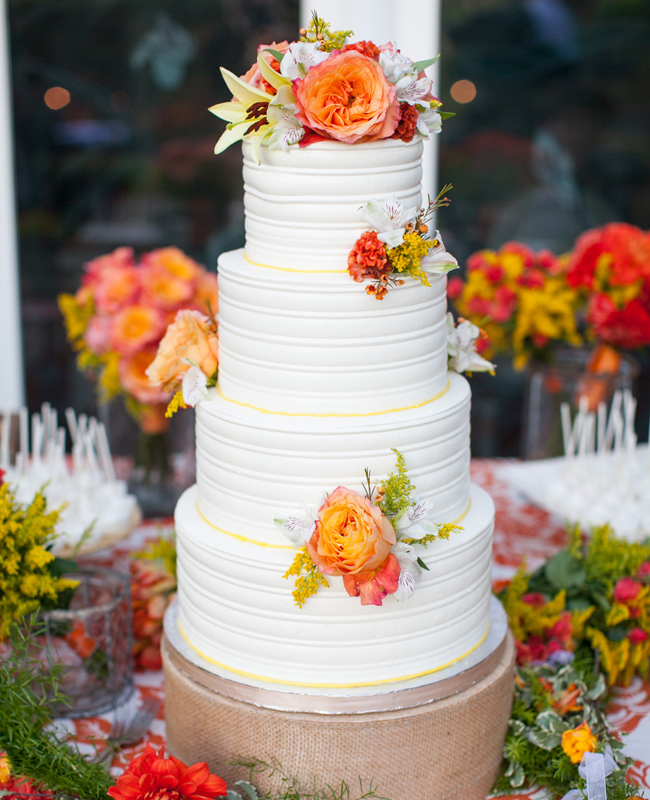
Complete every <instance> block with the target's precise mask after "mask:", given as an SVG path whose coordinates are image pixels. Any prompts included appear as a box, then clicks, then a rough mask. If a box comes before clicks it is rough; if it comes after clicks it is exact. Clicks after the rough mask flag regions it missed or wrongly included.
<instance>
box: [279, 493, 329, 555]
mask: <svg viewBox="0 0 650 800" xmlns="http://www.w3.org/2000/svg"><path fill="white" fill-rule="evenodd" d="M326 497H327V492H323V493H322V494H321V496H320V497H319V499H318V502H317V504H316V505H315V506H311V505H308V504H307V503H302V509H303V513H302V516H297V515H292V516H290V517H287V518H286V519H274V520H273V521H274V522H275V524H276V525H277V526H278V528H280V530H281V531H282V533H283V534H284V535H285V536H286V537H287V539H289V540H290V541H291V543H292V544H293V546H294V547H304V546H305V545H306V544H307V542H308V541H309V540H310V539H311V537H312V534H313V533H314V530H315V529H316V519H317V517H318V509H319V508H320V507H321V506H322V505H323V503H324V502H325V498H326Z"/></svg>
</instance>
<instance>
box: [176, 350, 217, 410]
mask: <svg viewBox="0 0 650 800" xmlns="http://www.w3.org/2000/svg"><path fill="white" fill-rule="evenodd" d="M182 360H183V361H185V363H186V364H191V366H190V368H189V369H188V370H187V372H186V373H185V375H183V383H182V384H181V389H182V392H183V402H184V403H185V405H188V406H192V407H194V406H195V405H196V404H197V403H200V402H201V400H209V399H210V395H209V394H208V379H207V377H206V375H205V373H204V372H202V371H201V368H200V367H199V366H198V364H194V363H193V362H192V361H190V360H189V359H186V358H184V359H182Z"/></svg>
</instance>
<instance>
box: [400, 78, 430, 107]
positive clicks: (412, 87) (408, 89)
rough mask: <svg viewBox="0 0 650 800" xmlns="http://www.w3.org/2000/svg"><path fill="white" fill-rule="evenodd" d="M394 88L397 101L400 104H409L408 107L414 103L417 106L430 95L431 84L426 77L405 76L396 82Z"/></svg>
mask: <svg viewBox="0 0 650 800" xmlns="http://www.w3.org/2000/svg"><path fill="white" fill-rule="evenodd" d="M395 88H396V89H397V99H398V100H399V102H400V103H409V105H412V106H414V105H415V104H416V103H417V104H418V105H419V104H420V103H421V102H422V100H423V99H424V98H425V97H426V96H427V95H428V94H430V93H431V89H432V88H433V83H432V81H431V79H430V78H427V77H426V76H425V77H424V78H418V76H417V75H405V76H404V77H403V78H401V79H400V80H399V81H397V83H396V84H395ZM426 102H428V101H426Z"/></svg>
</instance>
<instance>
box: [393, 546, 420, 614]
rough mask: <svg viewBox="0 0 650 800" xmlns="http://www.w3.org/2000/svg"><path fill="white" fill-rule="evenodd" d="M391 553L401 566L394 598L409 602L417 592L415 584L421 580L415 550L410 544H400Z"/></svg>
mask: <svg viewBox="0 0 650 800" xmlns="http://www.w3.org/2000/svg"><path fill="white" fill-rule="evenodd" d="M391 553H392V554H393V555H394V556H395V558H396V559H397V562H398V564H399V565H400V574H399V579H398V584H397V590H396V591H395V592H394V593H393V597H394V598H395V599H396V600H398V601H401V600H408V598H409V597H410V596H411V595H412V594H413V592H414V591H415V584H416V582H417V581H418V580H419V578H420V567H419V566H418V556H417V553H416V552H415V548H414V547H413V546H412V545H410V544H404V542H398V543H397V544H394V545H393V546H392V547H391Z"/></svg>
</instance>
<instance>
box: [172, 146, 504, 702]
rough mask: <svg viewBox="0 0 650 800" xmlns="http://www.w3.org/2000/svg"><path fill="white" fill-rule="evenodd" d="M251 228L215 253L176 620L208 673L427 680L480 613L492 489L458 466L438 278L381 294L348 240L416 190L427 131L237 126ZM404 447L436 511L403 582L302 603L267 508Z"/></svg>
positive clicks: (298, 504) (183, 505)
mask: <svg viewBox="0 0 650 800" xmlns="http://www.w3.org/2000/svg"><path fill="white" fill-rule="evenodd" d="M243 149H244V179H245V208H246V247H245V249H244V250H240V251H235V252H231V253H226V254H225V255H223V256H222V257H221V259H220V261H219V285H220V307H219V341H220V344H219V348H220V350H219V377H218V385H217V386H216V387H215V388H212V389H210V400H209V401H207V400H206V401H203V402H201V403H199V405H198V406H197V433H196V435H197V485H196V486H195V487H193V488H192V489H190V490H189V491H188V492H186V493H185V495H184V496H183V497H182V499H181V501H180V502H179V504H178V507H177V511H176V529H177V536H178V578H179V591H178V599H179V625H180V629H181V633H182V635H183V637H184V639H185V640H186V642H187V643H188V645H189V646H190V647H191V648H192V649H193V650H194V651H195V652H196V653H197V654H199V655H200V656H201V657H202V658H203V660H204V663H207V664H209V669H211V670H213V671H214V672H215V673H216V674H218V675H220V676H223V677H227V678H228V677H229V678H232V679H234V680H236V681H239V682H243V683H251V684H259V682H262V683H265V684H270V685H276V686H277V687H282V686H284V687H285V688H287V687H290V686H292V687H296V691H298V690H299V691H301V692H309V691H310V690H319V689H322V688H323V687H332V688H337V687H345V688H352V689H353V688H354V687H361V686H370V685H374V684H377V685H381V684H392V683H395V685H396V688H399V682H400V681H405V680H410V681H411V682H412V681H413V680H421V681H422V682H426V681H428V680H430V679H431V678H430V676H431V675H433V674H434V673H435V672H436V671H439V670H441V669H443V668H445V667H448V666H449V665H450V664H453V663H455V662H457V661H459V660H460V659H462V658H463V657H465V656H467V655H468V654H469V653H471V652H472V651H474V650H475V649H476V648H477V647H479V645H480V644H481V643H482V642H483V641H484V640H485V638H486V636H487V633H488V629H489V624H490V623H489V604H490V565H491V552H492V532H493V522H494V508H493V505H492V502H491V500H490V499H489V497H488V496H487V495H486V494H485V492H483V491H482V490H481V489H479V488H478V487H476V486H473V485H472V484H471V483H470V479H469V457H470V454H469V435H470V426H469V412H470V390H469V386H468V383H467V381H466V380H465V378H464V377H462V376H461V375H459V374H457V373H456V372H448V370H447V331H446V311H447V304H446V278H445V276H444V275H430V276H429V278H430V284H431V285H430V286H429V287H427V286H423V285H421V284H420V283H418V282H417V281H416V280H414V279H412V278H406V279H405V282H404V284H403V285H399V286H395V287H393V288H391V290H390V291H389V292H388V293H387V294H386V296H385V297H384V298H383V299H382V300H381V301H378V300H377V298H376V297H374V296H372V295H369V294H367V293H366V292H365V291H363V287H361V286H360V285H359V283H357V282H355V281H353V280H352V279H351V277H350V275H349V274H348V271H347V269H346V267H347V263H348V254H349V253H350V250H351V248H352V247H353V245H354V244H355V241H356V240H357V239H358V238H359V236H360V235H361V234H362V233H363V232H364V231H365V230H367V228H368V224H367V221H366V219H364V215H363V212H362V207H363V206H364V204H366V203H368V202H369V201H370V200H373V199H374V200H376V201H383V200H385V199H386V198H389V197H391V196H393V195H395V196H396V197H397V198H398V199H399V201H401V203H402V204H403V205H404V206H408V207H410V206H415V207H418V208H419V206H420V202H421V196H420V181H421V154H422V144H421V143H420V142H419V141H416V140H414V141H412V142H410V143H405V142H404V141H401V140H397V139H390V138H387V139H384V140H381V141H374V142H369V143H365V144H364V143H356V144H354V145H353V146H350V145H348V144H343V143H339V142H334V141H331V142H316V143H314V144H311V145H310V146H308V147H305V148H298V147H292V148H290V149H289V151H288V152H284V151H283V150H271V149H267V148H266V147H265V146H262V148H261V155H260V161H261V163H260V164H259V165H258V164H257V163H256V161H255V158H254V155H253V153H252V150H251V145H250V144H249V143H245V144H244V148H243ZM393 449H396V450H397V451H399V452H400V453H401V454H402V456H403V457H404V462H405V464H406V467H407V469H408V477H409V479H410V480H411V482H412V483H413V484H414V486H415V487H416V489H417V495H418V496H419V498H420V499H421V500H422V501H425V502H426V503H428V504H429V506H428V507H430V508H432V516H433V519H434V520H435V522H437V523H455V524H457V525H458V526H460V527H461V528H462V530H460V531H457V532H454V533H452V534H451V536H450V537H449V539H446V540H445V539H437V540H436V541H434V542H432V543H431V544H430V545H429V546H428V547H427V548H426V549H425V548H423V547H421V548H416V549H417V550H418V553H417V555H418V556H419V557H420V558H421V560H422V561H423V562H424V564H425V565H426V567H428V571H427V570H426V569H423V570H422V574H421V577H420V580H419V581H418V583H417V586H416V589H415V591H414V592H413V593H412V595H411V596H410V597H408V598H406V599H397V595H394V594H392V593H388V594H387V595H386V596H385V597H384V598H383V602H382V603H381V605H363V604H362V603H361V602H360V601H359V599H358V598H355V597H350V596H349V593H348V591H346V588H345V586H344V580H343V578H342V577H340V576H339V575H336V574H334V575H328V576H327V580H328V583H329V587H327V588H321V589H320V591H318V593H317V594H315V595H314V596H312V597H309V599H308V600H307V601H306V602H305V603H304V605H303V606H302V607H299V606H298V605H296V603H295V602H294V597H293V596H292V591H293V588H294V587H293V582H292V580H288V579H287V578H285V577H283V576H284V575H285V573H286V572H287V570H288V569H289V567H290V566H291V563H292V561H293V559H294V556H295V553H296V550H295V549H294V545H293V544H292V542H291V541H289V539H288V538H287V537H286V536H285V535H284V533H283V531H282V530H280V529H279V527H278V526H277V525H276V524H275V523H274V519H275V518H277V517H291V516H292V515H296V516H297V517H301V516H303V517H304V512H303V507H304V506H305V505H306V506H307V507H315V508H318V506H319V503H320V502H321V497H322V495H323V492H324V491H326V492H332V491H333V490H334V489H335V488H336V487H338V486H343V487H347V488H348V489H350V490H353V491H356V492H359V493H362V491H363V489H362V483H363V480H364V469H366V468H368V469H369V470H370V471H371V475H372V480H373V482H374V481H376V482H377V483H378V484H380V485H381V483H382V480H383V479H385V477H386V476H387V475H388V474H389V473H392V472H394V471H395V458H396V457H395V453H394V452H393Z"/></svg>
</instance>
